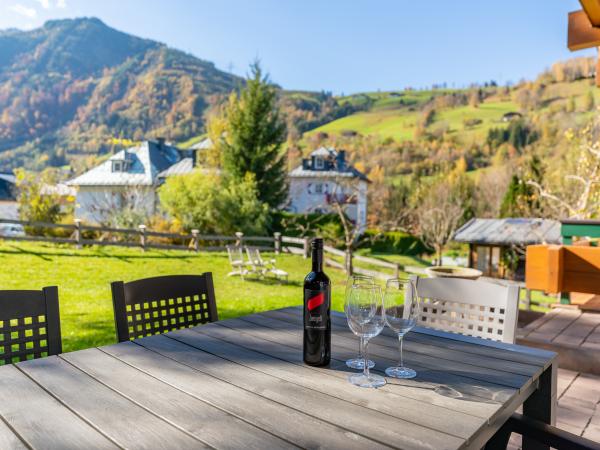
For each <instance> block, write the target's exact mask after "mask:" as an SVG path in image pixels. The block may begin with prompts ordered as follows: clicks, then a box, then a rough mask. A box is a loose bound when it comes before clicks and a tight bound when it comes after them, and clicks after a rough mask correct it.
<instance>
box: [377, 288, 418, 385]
mask: <svg viewBox="0 0 600 450" xmlns="http://www.w3.org/2000/svg"><path fill="white" fill-rule="evenodd" d="M383 305H384V310H385V322H386V323H387V325H388V326H389V327H390V328H391V329H392V330H394V331H395V332H396V333H397V334H398V340H399V341H400V362H399V364H398V366H396V367H388V368H387V369H385V374H386V375H387V376H389V377H393V378H414V377H415V376H416V375H417V372H415V371H414V370H413V369H410V368H408V367H405V366H404V357H403V354H402V343H403V338H404V336H405V335H406V333H408V332H409V331H410V330H411V329H412V328H413V327H414V326H415V325H416V324H417V317H418V315H419V306H420V302H419V296H418V295H417V289H416V285H415V283H414V282H413V281H412V280H402V279H392V280H388V281H387V283H386V285H385V292H384V295H383Z"/></svg>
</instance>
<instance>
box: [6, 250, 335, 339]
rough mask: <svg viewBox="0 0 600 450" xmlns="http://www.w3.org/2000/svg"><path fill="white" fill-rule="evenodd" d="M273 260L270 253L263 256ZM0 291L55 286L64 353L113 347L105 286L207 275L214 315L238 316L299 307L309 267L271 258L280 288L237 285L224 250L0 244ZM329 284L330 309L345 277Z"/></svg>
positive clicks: (288, 259)
mask: <svg viewBox="0 0 600 450" xmlns="http://www.w3.org/2000/svg"><path fill="white" fill-rule="evenodd" d="M266 256H274V255H268V254H267V255H266ZM0 258H1V260H2V267H3V268H4V270H2V271H1V272H0V288H1V289H41V288H42V287H44V286H51V285H56V286H58V289H59V301H60V315H61V327H62V336H63V349H64V351H73V350H77V349H82V348H88V347H94V346H98V345H105V344H110V343H114V342H116V338H115V330H114V324H113V312H112V300H111V293H110V282H111V281H116V280H123V281H131V280H135V279H139V278H146V277H150V276H157V275H172V274H194V273H202V272H205V271H211V272H212V273H213V277H214V283H215V295H216V298H217V304H218V310H219V317H220V318H223V319H225V318H230V317H237V316H244V315H247V314H251V313H254V312H258V311H266V310H270V309H275V308H283V307H285V306H293V305H300V304H302V281H303V279H304V276H305V275H306V274H307V273H308V272H309V271H310V262H309V261H308V260H305V259H303V258H302V257H300V256H295V255H278V256H277V264H278V267H281V268H282V269H284V270H286V271H287V272H289V274H290V281H289V283H288V284H279V283H277V282H274V281H242V280H241V279H240V278H239V277H227V273H228V272H229V271H230V267H229V261H228V259H227V255H226V254H225V253H198V254H193V253H189V252H185V251H176V250H170V251H156V250H153V251H147V252H145V253H142V252H141V250H138V249H129V248H119V247H113V248H105V247H91V248H84V249H80V250H77V249H75V248H74V247H73V246H58V245H51V244H38V243H25V242H11V241H2V242H0ZM327 273H328V275H329V276H330V277H331V279H332V287H333V289H332V306H333V308H334V309H336V310H343V291H344V283H345V276H344V274H343V273H342V272H341V271H338V270H334V269H328V270H327Z"/></svg>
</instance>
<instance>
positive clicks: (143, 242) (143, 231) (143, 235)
mask: <svg viewBox="0 0 600 450" xmlns="http://www.w3.org/2000/svg"><path fill="white" fill-rule="evenodd" d="M138 228H139V230H140V245H141V246H142V251H144V252H145V251H146V225H140V226H139V227H138Z"/></svg>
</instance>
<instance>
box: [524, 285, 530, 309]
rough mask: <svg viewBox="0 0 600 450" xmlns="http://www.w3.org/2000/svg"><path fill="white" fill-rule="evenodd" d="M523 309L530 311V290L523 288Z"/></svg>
mask: <svg viewBox="0 0 600 450" xmlns="http://www.w3.org/2000/svg"><path fill="white" fill-rule="evenodd" d="M524 306H525V308H526V309H531V289H527V288H525V305H524Z"/></svg>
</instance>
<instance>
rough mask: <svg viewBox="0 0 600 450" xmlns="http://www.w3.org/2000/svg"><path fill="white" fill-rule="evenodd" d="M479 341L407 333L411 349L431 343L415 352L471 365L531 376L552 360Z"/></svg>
mask: <svg viewBox="0 0 600 450" xmlns="http://www.w3.org/2000/svg"><path fill="white" fill-rule="evenodd" d="M271 313H273V314H277V315H278V316H279V314H280V313H281V314H283V315H282V316H279V318H283V317H290V318H293V319H295V321H296V322H299V319H301V317H299V315H298V312H297V311H296V312H294V311H293V310H289V309H287V310H278V311H269V312H268V313H265V314H267V315H269V316H270V314H271ZM284 320H285V319H284ZM331 320H332V323H334V324H336V325H338V326H340V327H341V328H343V329H346V328H348V324H347V321H346V317H345V316H344V315H343V314H342V313H339V312H337V311H333V312H332V317H331ZM442 333H443V332H442ZM444 335H445V336H448V333H444ZM382 337H390V338H392V340H393V342H392V346H396V347H397V345H398V344H397V339H398V338H397V336H396V334H395V333H394V332H393V331H392V330H390V329H388V328H384V329H383V331H382V333H381V335H380V337H379V339H378V341H381V338H382ZM461 337H462V336H461ZM479 341H480V342H479V343H478V344H471V343H468V342H464V341H462V342H461V341H459V340H452V339H448V338H447V337H444V338H440V337H436V336H435V335H428V334H423V333H417V332H412V333H409V334H407V335H406V337H405V348H408V347H409V346H410V345H411V344H409V343H411V342H415V343H418V344H422V345H428V346H429V347H425V348H423V347H421V345H417V344H415V345H413V351H415V352H420V353H426V354H428V355H430V356H436V357H441V358H443V359H450V360H457V358H458V359H459V360H460V361H463V362H465V363H467V364H473V365H477V366H480V367H486V368H490V369H499V370H503V371H510V372H511V373H515V374H520V375H527V376H533V375H536V374H537V375H539V374H540V373H541V372H542V370H543V368H544V364H545V363H546V362H547V359H548V355H545V357H544V356H540V357H535V356H533V355H531V354H522V353H519V352H515V351H507V350H504V349H501V348H494V347H489V346H483V345H481V344H482V343H484V342H488V343H491V342H492V341H485V340H482V339H479ZM382 342H390V341H382ZM432 347H433V348H432ZM423 350H424V351H423Z"/></svg>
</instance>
